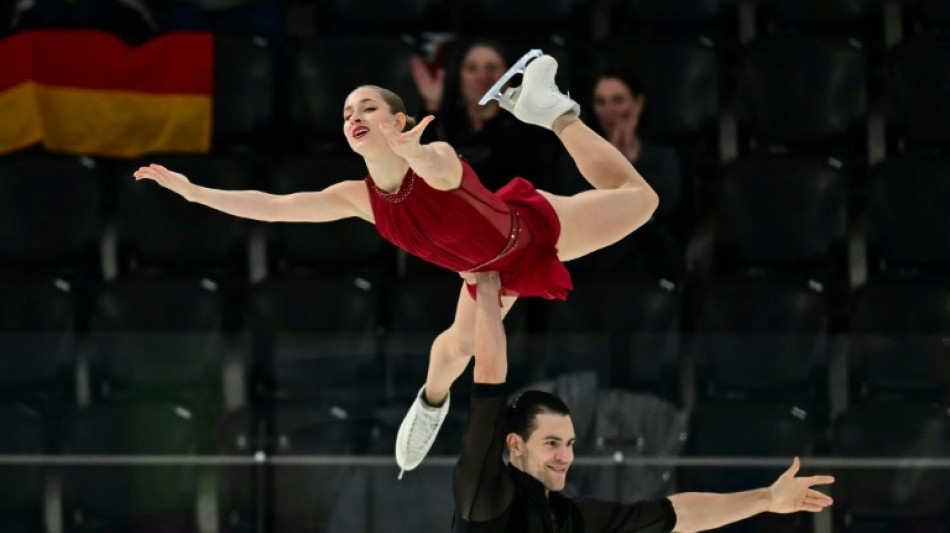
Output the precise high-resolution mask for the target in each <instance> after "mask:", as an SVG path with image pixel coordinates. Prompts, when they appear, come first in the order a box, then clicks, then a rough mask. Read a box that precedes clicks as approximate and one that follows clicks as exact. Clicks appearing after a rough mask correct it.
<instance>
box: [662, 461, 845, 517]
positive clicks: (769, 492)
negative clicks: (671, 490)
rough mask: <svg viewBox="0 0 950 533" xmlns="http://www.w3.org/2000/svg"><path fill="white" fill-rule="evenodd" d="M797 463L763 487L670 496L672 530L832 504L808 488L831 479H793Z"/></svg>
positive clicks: (810, 509) (815, 477)
mask: <svg viewBox="0 0 950 533" xmlns="http://www.w3.org/2000/svg"><path fill="white" fill-rule="evenodd" d="M800 464H801V463H800V462H799V460H798V457H796V458H795V460H794V461H793V462H792V466H791V467H789V469H788V470H786V471H785V473H784V474H782V475H781V476H780V477H779V478H778V479H777V480H775V483H773V484H772V485H771V486H770V487H767V488H761V489H756V490H750V491H746V492H733V493H729V494H715V493H703V492H685V493H681V494H674V495H672V496H670V498H669V499H670V501H671V502H672V503H673V508H674V509H675V510H676V528H675V529H674V530H673V531H677V532H681V533H690V532H693V531H705V530H707V529H715V528H718V527H722V526H724V525H726V524H731V523H733V522H738V521H740V520H744V519H746V518H748V517H750V516H753V515H756V514H759V513H764V512H771V513H781V514H787V513H796V512H799V511H806V512H810V513H818V512H821V511H822V510H823V509H825V508H826V507H828V506H829V505H831V504H832V499H831V498H830V497H829V496H827V495H825V494H823V493H821V492H819V491H817V490H815V489H813V488H812V487H813V486H815V485H828V484H830V483H834V478H833V477H831V476H810V477H796V474H797V473H798V469H799V466H800Z"/></svg>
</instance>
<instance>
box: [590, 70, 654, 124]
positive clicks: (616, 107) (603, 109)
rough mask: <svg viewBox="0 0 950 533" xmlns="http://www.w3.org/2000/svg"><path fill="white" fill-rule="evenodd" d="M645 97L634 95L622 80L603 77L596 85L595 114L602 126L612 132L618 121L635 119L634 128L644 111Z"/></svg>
mask: <svg viewBox="0 0 950 533" xmlns="http://www.w3.org/2000/svg"><path fill="white" fill-rule="evenodd" d="M643 103H644V97H643V95H642V94H639V95H634V94H633V93H632V92H631V91H630V87H628V86H627V84H626V83H624V82H623V81H622V80H619V79H617V78H601V79H600V80H598V81H597V84H596V85H595V86H594V115H595V116H596V117H597V122H598V123H599V124H600V128H601V129H602V130H603V131H605V132H611V131H613V129H614V128H615V127H616V126H617V124H618V123H620V122H623V121H633V122H634V129H635V128H636V124H637V123H638V122H639V120H640V114H641V113H643Z"/></svg>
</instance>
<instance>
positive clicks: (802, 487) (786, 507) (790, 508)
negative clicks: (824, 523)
mask: <svg viewBox="0 0 950 533" xmlns="http://www.w3.org/2000/svg"><path fill="white" fill-rule="evenodd" d="M800 466H801V462H800V461H799V460H798V457H796V458H795V460H794V461H792V466H791V467H789V469H788V470H786V471H785V473H784V474H782V475H781V476H779V478H778V479H777V480H775V483H772V486H771V487H769V495H770V496H771V498H772V501H771V503H770V504H769V511H770V512H773V513H782V514H786V513H794V512H797V511H809V512H812V513H817V512H819V511H821V510H822V509H824V508H825V507H828V506H829V505H831V504H832V503H833V500H832V499H831V498H830V497H829V496H828V495H826V494H822V493H821V492H818V491H817V490H814V489H812V488H811V487H813V486H815V485H828V484H831V483H834V481H835V478H833V477H831V476H811V477H795V474H797V473H798V469H799V467H800Z"/></svg>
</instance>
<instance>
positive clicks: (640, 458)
mask: <svg viewBox="0 0 950 533" xmlns="http://www.w3.org/2000/svg"><path fill="white" fill-rule="evenodd" d="M533 48H539V49H541V50H543V51H544V52H545V53H547V54H550V55H552V56H553V57H554V58H555V59H557V61H558V64H559V69H558V74H557V84H558V86H559V87H560V88H561V90H562V91H565V92H567V91H569V92H570V96H571V97H572V98H574V99H575V100H576V101H577V102H578V103H579V104H580V106H581V119H582V120H584V121H585V122H586V123H587V124H588V125H589V126H591V127H592V128H593V129H594V130H596V131H597V132H598V133H600V134H601V135H603V136H604V137H605V138H606V139H607V140H608V141H610V142H611V144H613V145H614V146H616V147H617V148H618V149H619V150H620V151H621V152H622V153H623V154H624V155H625V156H626V157H627V158H628V159H630V160H631V162H632V163H633V165H634V167H636V168H637V169H638V171H639V172H640V173H641V174H642V175H643V177H644V178H645V179H646V180H647V182H649V183H650V185H651V186H652V187H653V188H654V190H656V191H657V193H658V195H659V198H660V204H659V208H658V209H657V211H656V212H655V213H654V215H653V217H652V219H651V220H650V221H649V222H648V223H647V224H645V225H644V226H642V227H641V228H640V229H638V230H636V231H635V232H634V233H632V234H631V235H629V236H628V237H626V238H624V239H623V240H621V241H620V242H618V243H617V244H614V245H612V246H610V247H607V248H605V249H603V250H600V251H598V252H595V253H593V254H591V255H589V256H586V257H584V258H581V259H578V260H576V261H570V262H567V263H566V265H567V267H568V269H569V270H570V272H571V276H572V278H573V282H574V290H573V291H572V292H571V293H570V295H569V297H568V298H567V300H566V301H559V300H544V299H541V298H526V299H522V300H520V301H519V302H518V303H517V304H516V305H515V306H514V307H513V309H512V311H511V313H510V314H509V315H508V316H507V317H506V318H505V321H504V322H505V328H506V331H507V337H508V361H509V365H508V383H509V385H510V388H511V391H512V392H515V391H518V390H522V389H527V388H535V389H538V388H540V389H543V390H548V391H553V392H555V393H557V394H558V395H559V396H560V397H561V398H563V399H564V401H565V403H567V404H568V405H569V406H571V410H572V419H573V423H574V427H575V431H576V434H577V444H576V455H577V458H576V460H575V462H574V464H573V466H572V467H571V469H570V474H569V476H568V478H567V480H568V482H567V487H566V489H565V493H566V494H570V495H594V496H598V497H602V498H607V499H611V500H620V501H625V502H633V501H637V500H642V499H657V498H662V497H665V496H667V495H670V494H674V493H678V492H690V491H708V492H735V491H742V490H747V489H752V488H757V487H763V486H768V485H769V484H770V483H772V481H773V480H774V479H775V478H776V477H777V476H778V475H779V474H780V473H781V472H783V471H784V470H785V469H786V468H787V467H788V465H789V464H790V462H791V460H792V458H793V457H796V456H797V457H800V458H801V460H802V474H803V475H813V474H831V475H834V476H835V478H836V482H835V483H834V484H833V485H830V486H827V487H823V488H822V489H821V490H823V491H825V492H827V493H828V494H830V495H831V496H832V497H833V498H834V500H835V501H834V505H833V506H832V507H831V508H829V509H826V510H825V511H823V512H820V513H815V514H811V513H796V514H789V515H779V514H769V513H765V514H761V515H757V516H755V517H753V518H751V519H749V520H745V521H743V522H739V523H736V524H733V525H731V526H727V527H724V528H722V529H720V530H717V531H728V532H733V533H737V532H744V533H760V532H761V533H766V532H768V533H775V532H778V533H784V532H802V533H808V532H814V533H830V532H840V533H864V532H873V533H903V532H914V533H947V532H950V1H948V0H592V1H583V0H508V1H501V0H457V1H455V0H362V1H355V0H312V1H303V0H121V1H120V0H0V533H34V532H36V533H40V532H49V533H59V532H67V533H68V532H84V533H85V532H89V533H92V532H104V533H178V532H182V533H184V532H202V533H212V532H231V533H245V532H246V533H252V532H280V533H291V532H293V533H296V532H313V533H317V532H334V533H336V532H345V533H364V532H365V533H370V532H383V531H385V532H404V531H405V532H436V533H438V532H446V531H451V528H452V517H453V508H454V503H453V493H452V477H453V468H454V465H455V460H456V457H457V455H458V453H459V450H460V446H461V442H462V430H463V428H464V426H465V423H466V420H467V417H468V406H469V403H470V399H471V388H472V371H471V368H469V369H468V370H467V371H466V372H465V373H464V374H463V375H462V376H461V378H460V379H459V380H458V381H457V382H456V383H455V385H454V386H453V388H452V393H451V408H450V411H449V414H448V418H447V419H446V421H445V424H444V426H443V427H442V429H441V432H440V433H439V435H438V437H437V439H436V441H435V444H434V447H433V449H432V451H431V452H430V454H429V456H428V457H427V459H426V460H425V461H424V462H423V463H422V465H421V466H420V467H419V468H418V469H416V470H413V471H410V472H407V473H406V474H405V475H404V476H403V479H402V480H397V475H398V473H399V469H398V467H397V466H396V462H395V459H394V457H393V453H394V448H395V440H396V431H397V429H398V427H399V424H400V422H401V421H402V419H403V416H404V415H405V413H406V411H407V409H408V408H409V406H410V404H411V403H412V401H413V399H414V398H415V396H416V394H417V392H418V391H419V387H420V386H422V384H423V383H424V382H425V378H426V369H427V364H428V354H429V347H430V345H431V343H432V341H433V340H434V339H435V337H436V335H438V334H439V333H440V332H441V331H443V330H444V329H445V328H447V327H448V326H449V325H450V324H451V323H452V321H453V317H454V313H455V308H456V304H457V302H458V298H459V289H460V287H461V279H460V278H459V275H458V274H457V273H454V272H450V271H447V270H443V269H440V268H438V267H435V266H432V265H430V264H428V263H426V262H424V261H423V260H421V259H418V258H416V257H413V256H410V255H408V254H406V253H405V252H403V251H401V250H399V249H397V248H396V247H395V246H393V245H391V244H390V243H388V242H386V241H384V240H383V238H382V237H380V235H379V234H378V233H377V232H376V230H375V229H374V227H373V226H372V225H371V224H368V223H366V222H365V221H363V220H359V219H356V218H350V219H344V220H340V221H334V222H329V223H325V224H307V223H288V222H263V221H256V220H249V219H245V218H238V217H234V216H229V215H226V214H224V213H221V212H218V211H215V210H213V209H210V208H208V207H205V206H202V205H197V204H194V203H189V202H188V201H186V200H184V199H183V198H181V197H179V196H178V195H176V194H173V193H171V192H170V191H168V190H165V189H163V188H162V187H161V186H159V185H158V184H157V183H155V182H153V181H151V180H141V181H137V180H136V179H134V178H133V172H134V171H135V170H136V169H138V168H139V167H142V166H143V165H148V164H150V163H158V164H161V165H164V166H166V167H167V168H169V169H172V170H174V171H177V172H180V173H182V174H185V175H186V176H188V177H189V179H191V180H192V181H193V182H194V183H196V184H198V185H202V186H205V187H214V188H218V189H232V190H251V189H253V190H259V191H264V192H266V193H271V194H290V193H294V192H300V191H319V190H322V189H324V188H326V187H328V186H330V185H332V184H334V183H336V182H339V181H341V180H361V179H363V178H364V177H365V176H366V175H367V169H366V166H365V165H364V163H363V160H362V159H361V158H360V157H359V156H358V155H356V154H354V153H353V152H352V151H351V150H350V149H349V147H348V145H347V140H346V138H345V137H344V135H343V115H342V110H343V102H344V100H345V98H346V96H347V95H348V94H349V92H350V91H351V90H353V89H354V88H355V87H357V86H359V85H361V84H375V85H379V86H382V87H386V88H389V89H391V90H393V91H395V92H396V93H398V94H399V95H401V96H402V97H403V99H404V101H405V103H406V106H407V109H408V112H409V114H411V115H413V116H415V117H416V118H422V117H423V116H425V115H427V114H433V115H435V117H436V118H435V121H434V122H432V124H431V125H430V126H429V127H428V128H427V129H426V131H425V135H424V140H425V141H426V142H431V141H437V140H441V141H447V142H449V143H450V144H451V145H452V146H453V147H454V148H455V149H456V150H457V151H458V152H459V154H461V155H462V156H463V157H464V158H465V159H466V160H467V161H468V162H469V163H470V164H471V165H472V167H473V168H474V169H475V170H476V171H477V172H478V174H479V176H480V178H481V180H482V182H483V183H484V184H485V186H486V187H488V188H489V189H491V190H495V189H497V188H498V187H500V186H501V185H503V184H504V183H506V182H507V181H508V180H510V179H511V178H513V177H515V176H523V177H525V178H527V179H528V180H530V181H531V182H532V183H533V184H534V185H535V186H536V187H538V188H539V189H544V190H547V191H550V192H552V193H555V194H560V195H572V194H575V193H578V192H580V191H582V190H584V189H587V188H589V187H590V185H589V184H588V183H587V182H586V181H584V179H583V178H582V177H581V176H580V174H579V173H578V171H577V169H576V168H575V166H574V165H573V162H572V160H571V159H570V157H568V154H567V152H566V151H565V150H564V148H563V146H562V145H561V144H560V143H559V142H558V141H557V137H556V136H555V135H554V134H553V133H552V132H549V131H546V130H544V129H542V128H537V127H535V126H527V125H524V124H522V123H520V122H518V121H516V120H514V119H513V118H512V117H511V115H509V114H508V113H507V112H506V111H504V110H499V109H498V108H497V107H491V106H489V107H488V108H477V107H476V106H474V105H473V104H472V98H473V95H477V96H480V95H481V94H483V93H484V92H485V91H486V90H487V89H488V87H490V86H491V85H492V84H493V83H494V82H495V81H496V80H497V79H498V78H499V76H500V75H501V74H502V73H503V72H504V71H505V70H506V69H507V68H508V67H509V66H510V65H511V64H512V63H513V62H514V61H516V60H517V59H518V58H519V57H521V55H522V54H524V53H525V52H527V51H528V50H530V49H533ZM517 83H518V80H517V79H516V80H514V81H513V84H517ZM477 96H476V98H477Z"/></svg>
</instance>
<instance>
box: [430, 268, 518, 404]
mask: <svg viewBox="0 0 950 533" xmlns="http://www.w3.org/2000/svg"><path fill="white" fill-rule="evenodd" d="M516 300H517V298H516V297H513V296H502V298H501V303H502V308H501V316H502V317H504V316H505V315H507V314H508V311H509V310H510V309H511V306H512V305H514V303H515V301H516ZM474 329H475V300H473V299H472V297H471V296H469V294H468V290H467V289H466V288H465V286H464V285H463V286H462V292H461V294H460V295H459V303H458V306H457V307H456V308H455V322H453V323H452V325H451V326H450V327H449V329H447V330H445V331H443V332H442V333H440V334H439V336H438V337H436V338H435V342H433V343H432V349H431V351H430V352H429V374H428V376H427V377H426V386H425V401H426V403H428V404H429V405H431V406H440V405H442V403H443V402H444V401H445V398H446V396H448V394H449V387H451V386H452V383H454V382H455V380H456V379H458V377H459V376H461V375H462V372H464V371H465V367H466V366H468V362H469V359H471V357H472V352H473V351H474V346H475V339H474V337H473V333H474Z"/></svg>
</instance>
